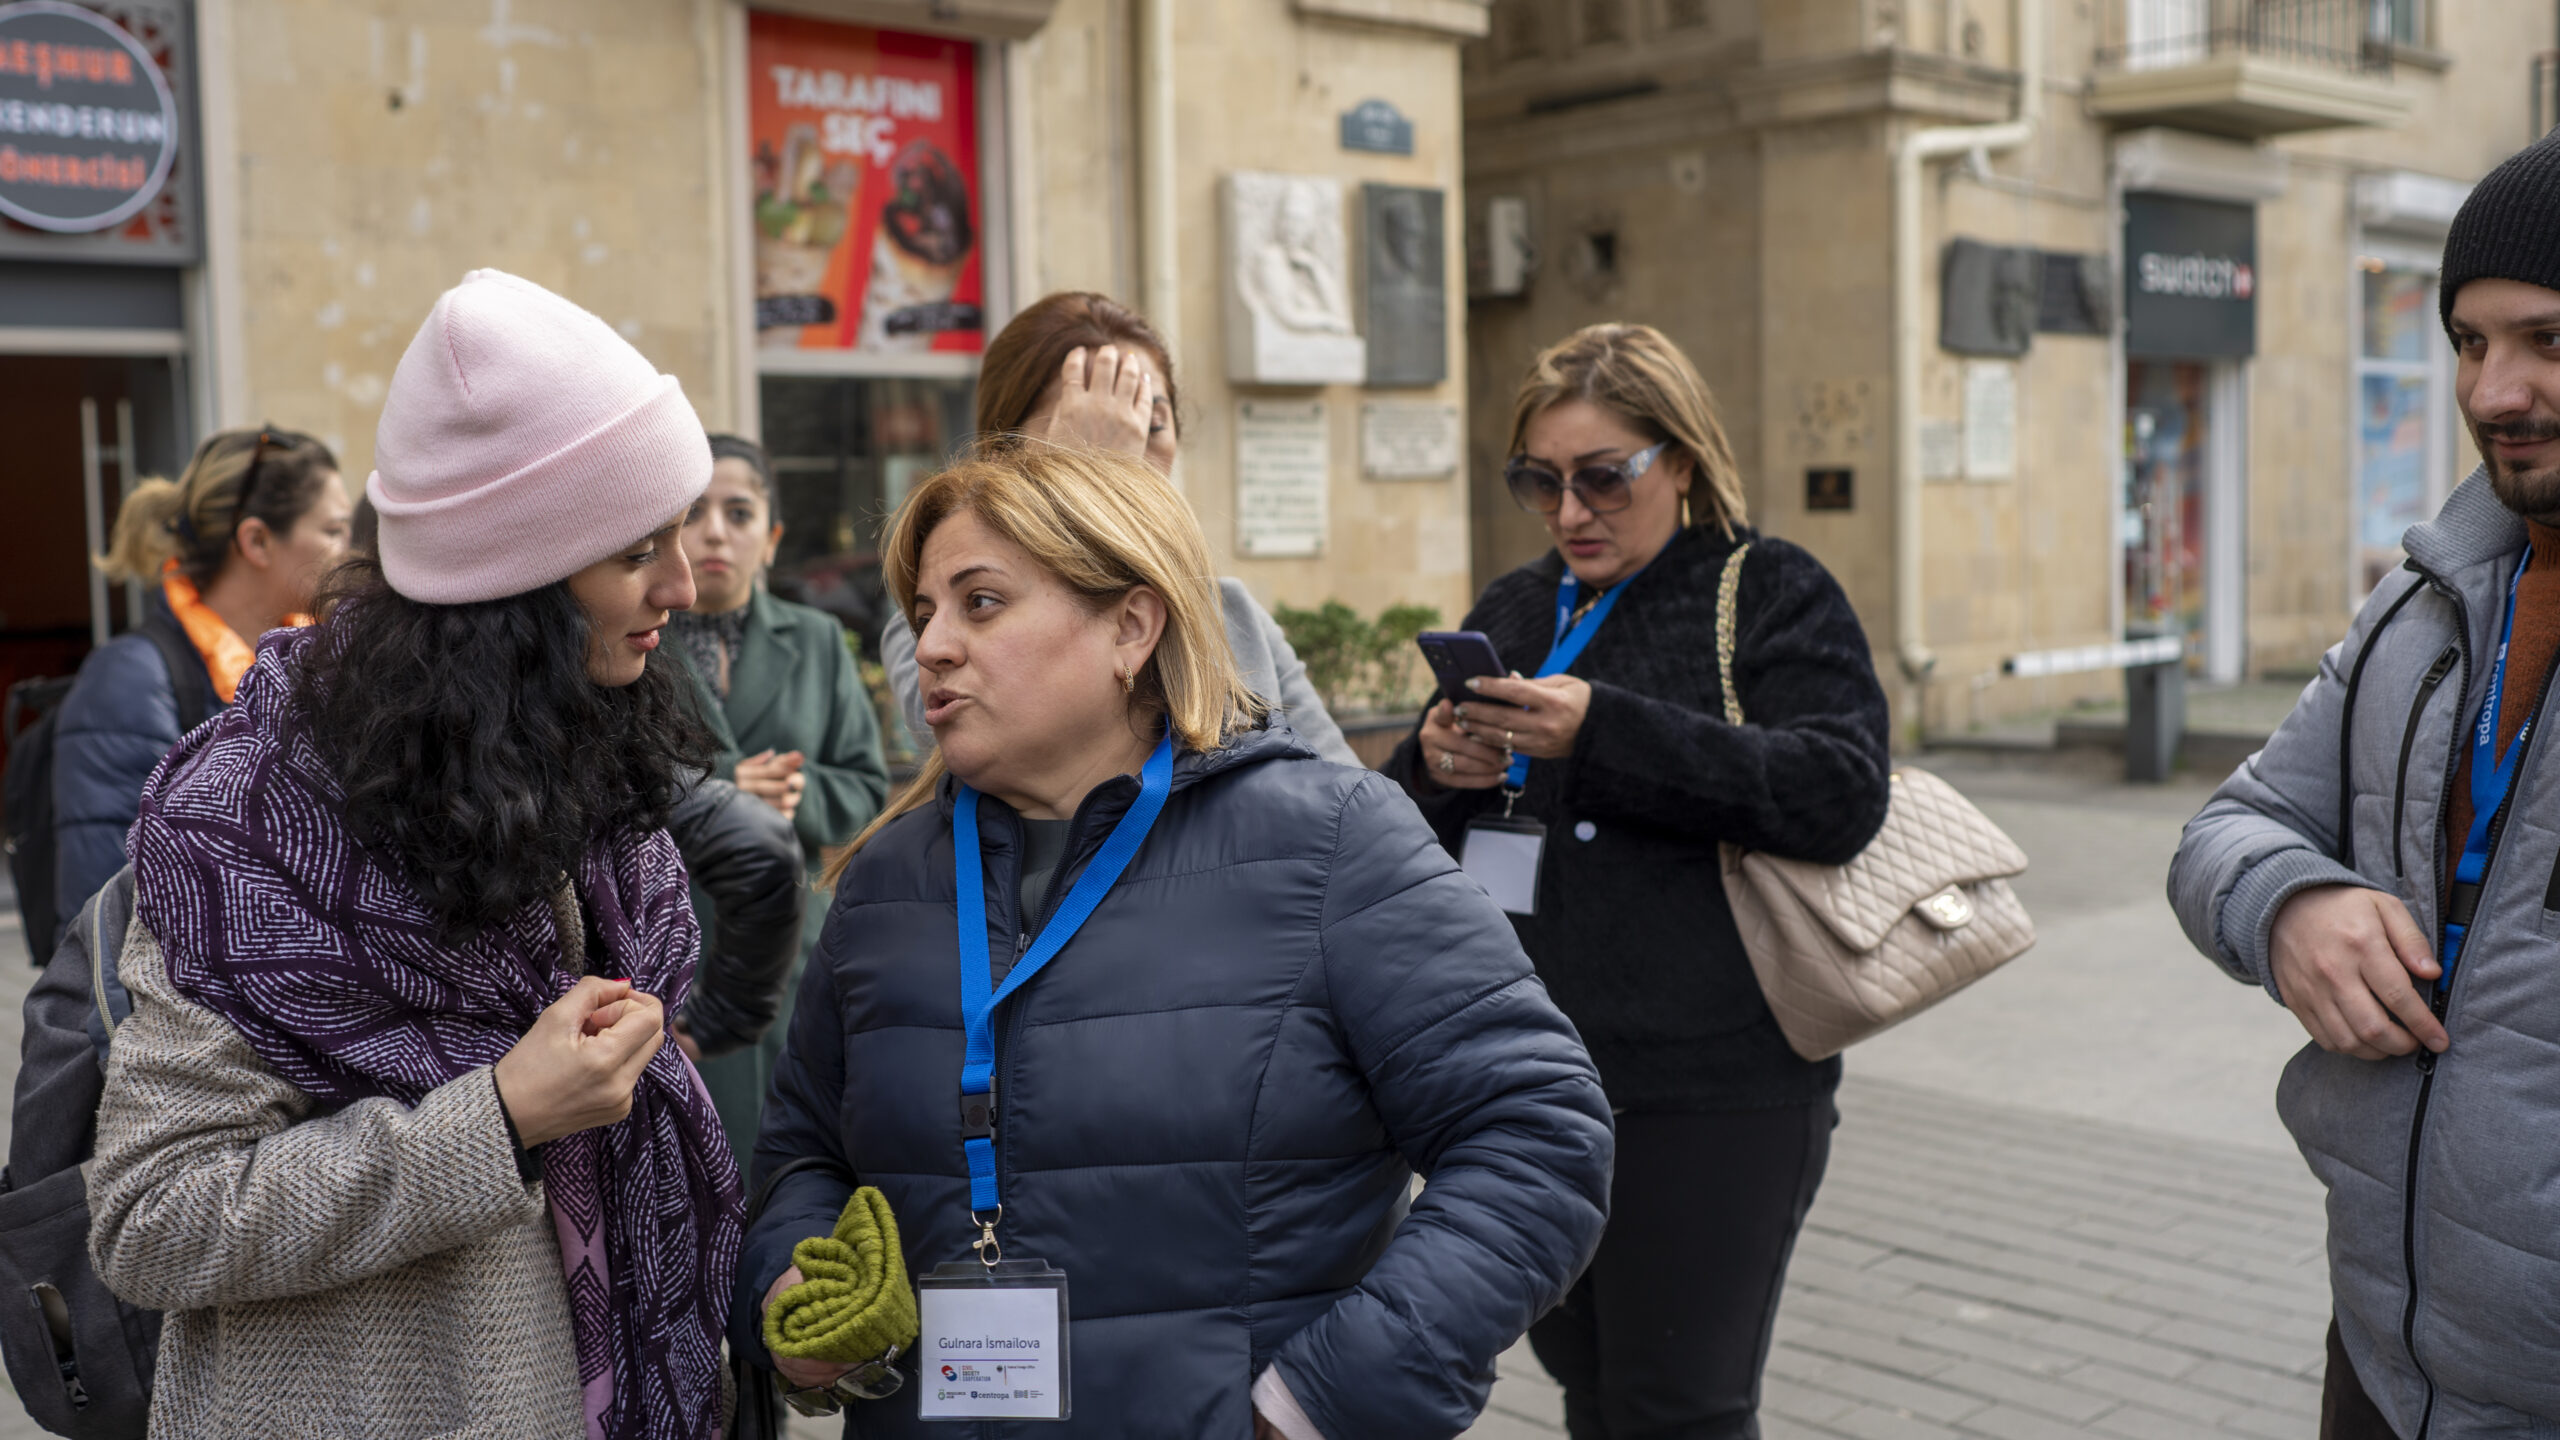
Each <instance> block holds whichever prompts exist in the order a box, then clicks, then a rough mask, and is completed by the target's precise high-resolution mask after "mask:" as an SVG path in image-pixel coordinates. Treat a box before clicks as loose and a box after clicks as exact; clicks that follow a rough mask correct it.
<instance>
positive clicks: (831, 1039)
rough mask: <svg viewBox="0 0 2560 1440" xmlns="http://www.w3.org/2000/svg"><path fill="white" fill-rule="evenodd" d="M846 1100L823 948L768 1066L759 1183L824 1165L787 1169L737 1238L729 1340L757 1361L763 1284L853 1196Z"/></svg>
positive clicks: (831, 978) (766, 1361)
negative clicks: (843, 1126) (801, 1163)
mask: <svg viewBox="0 0 2560 1440" xmlns="http://www.w3.org/2000/svg"><path fill="white" fill-rule="evenodd" d="M844 1104H845V1093H844V1015H843V1012H842V1011H841V1010H840V1009H839V1008H838V1007H837V1003H836V986H835V972H834V969H833V967H832V966H830V965H829V964H828V963H827V956H826V953H825V951H824V949H823V948H821V950H820V951H819V953H818V954H816V955H814V956H812V957H810V961H809V968H808V970H807V972H806V973H804V974H803V975H802V976H801V977H800V996H799V999H798V1000H797V1001H796V1002H795V1003H794V1004H793V1006H792V1011H791V1038H790V1041H789V1042H788V1043H787V1044H785V1045H784V1046H783V1047H782V1055H781V1057H780V1059H778V1060H777V1061H776V1062H775V1064H774V1072H773V1089H772V1090H771V1092H769V1093H768V1095H767V1096H766V1099H765V1107H764V1124H763V1128H762V1129H761V1131H759V1133H758V1134H757V1136H756V1151H755V1165H754V1171H755V1184H756V1186H758V1187H761V1186H762V1185H764V1184H765V1183H766V1177H767V1176H770V1175H772V1174H773V1173H774V1172H775V1171H777V1170H779V1169H781V1168H782V1167H783V1166H784V1165H787V1164H789V1163H790V1162H792V1161H793V1160H797V1159H800V1158H801V1157H803V1156H810V1157H815V1158H818V1159H820V1160H823V1161H825V1162H827V1163H826V1164H825V1165H824V1166H823V1167H822V1168H818V1169H809V1170H799V1171H794V1172H793V1173H792V1174H790V1175H787V1176H784V1177H783V1179H782V1182H781V1183H780V1184H778V1185H775V1186H774V1187H773V1193H772V1194H770V1195H768V1196H766V1197H765V1204H764V1210H763V1213H762V1214H760V1215H758V1216H757V1217H756V1220H755V1223H754V1224H753V1225H750V1226H749V1227H748V1228H747V1232H746V1234H745V1235H744V1236H743V1237H742V1238H741V1239H740V1240H739V1242H738V1288H737V1290H736V1292H735V1297H734V1299H733V1300H732V1301H731V1304H730V1310H729V1346H730V1349H731V1350H732V1351H733V1352H735V1353H737V1354H741V1355H744V1356H746V1357H748V1358H749V1359H751V1360H753V1361H754V1362H755V1363H757V1364H759V1365H766V1366H770V1365H771V1364H772V1363H773V1357H772V1356H771V1355H770V1354H768V1353H766V1351H765V1348H764V1292H765V1291H767V1290H769V1289H771V1288H773V1282H774V1281H775V1280H776V1279H778V1278H780V1276H781V1274H782V1272H783V1271H785V1270H788V1269H790V1268H791V1263H792V1262H791V1247H793V1246H794V1245H797V1244H799V1243H800V1242H801V1241H802V1240H805V1239H807V1238H809V1237H810V1236H812V1235H828V1234H833V1233H834V1231H835V1228H836V1217H838V1216H839V1215H841V1214H843V1213H844V1205H845V1202H846V1201H847V1200H850V1199H852V1198H853V1186H852V1184H850V1183H849V1177H852V1176H854V1175H856V1174H857V1173H858V1172H857V1171H855V1170H854V1168H853V1165H852V1162H851V1161H850V1159H849V1158H848V1157H847V1156H846V1155H845V1153H844V1137H843V1135H842V1133H841V1132H840V1131H838V1129H837V1128H836V1124H835V1122H836V1120H837V1119H838V1117H840V1116H842V1115H843V1113H844Z"/></svg>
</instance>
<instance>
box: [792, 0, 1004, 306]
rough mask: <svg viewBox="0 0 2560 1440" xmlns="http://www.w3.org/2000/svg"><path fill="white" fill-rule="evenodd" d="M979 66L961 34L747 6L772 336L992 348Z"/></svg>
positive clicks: (974, 47)
mask: <svg viewBox="0 0 2560 1440" xmlns="http://www.w3.org/2000/svg"><path fill="white" fill-rule="evenodd" d="M977 62H978V55H977V47H976V46H974V45H971V44H969V43H968V42H966V41H962V40H945V39H940V38H937V37H933V36H926V35H907V34H902V33H899V32H897V31H894V30H872V29H865V28H862V27H859V26H852V25H834V24H829V23H827V22H826V21H823V20H806V19H802V18H800V17H798V16H789V15H769V14H764V13H762V12H751V13H750V14H749V15H748V17H747V84H748V96H749V99H748V103H747V123H748V131H749V143H750V145H751V146H752V148H753V163H754V176H755V265H756V331H757V337H758V342H759V343H760V344H761V345H762V346H763V347H765V348H767V349H793V350H860V351H864V352H867V353H880V354H896V353H899V352H902V351H903V352H922V351H936V350H940V351H964V352H971V353H974V352H976V351H978V350H980V349H982V348H984V346H985V335H984V332H983V327H984V323H985V322H984V311H983V304H982V302H983V299H984V294H985V291H984V288H983V285H984V277H983V273H982V271H983V259H982V256H983V246H982V245H981V243H980V242H981V240H982V239H983V236H982V234H981V232H980V225H981V219H982V215H983V211H982V210H981V209H980V208H979V201H978V86H977Z"/></svg>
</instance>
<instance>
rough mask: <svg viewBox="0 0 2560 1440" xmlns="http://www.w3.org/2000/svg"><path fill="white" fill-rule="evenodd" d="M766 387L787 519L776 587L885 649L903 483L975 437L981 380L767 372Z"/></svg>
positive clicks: (771, 447) (768, 437) (767, 434)
mask: <svg viewBox="0 0 2560 1440" xmlns="http://www.w3.org/2000/svg"><path fill="white" fill-rule="evenodd" d="M761 389H762V396H761V398H762V401H763V407H764V443H765V449H766V450H767V452H769V453H770V454H771V455H772V457H773V469H774V485H775V488H776V489H778V490H779V491H780V492H781V496H780V498H781V510H782V520H783V532H782V548H781V551H780V553H778V554H777V555H776V556H775V557H774V565H773V579H772V584H773V588H774V592H775V593H776V594H778V595H781V596H782V597H784V598H785V599H789V600H797V601H799V602H800V603H802V604H804V605H814V606H816V607H817V608H818V609H821V610H824V611H826V612H827V613H829V614H831V615H833V616H835V617H836V618H837V619H839V620H841V621H843V622H844V623H845V626H846V628H848V629H850V630H852V631H853V632H855V633H856V634H858V635H860V636H861V637H862V644H863V650H864V652H865V653H866V654H870V655H873V656H877V655H878V653H879V643H880V626H881V623H882V622H883V621H885V620H887V619H888V615H889V611H888V606H887V604H886V602H885V601H884V600H883V598H882V594H883V592H882V588H881V583H880V536H881V532H882V530H883V529H884V528H885V527H886V525H887V524H888V519H889V516H890V514H891V512H893V511H895V510H896V509H897V508H898V502H899V501H901V500H904V499H905V498H906V494H907V491H908V490H909V489H911V488H913V487H914V485H915V483H916V482H917V481H918V480H920V479H923V478H924V477H925V476H927V475H930V474H932V473H933V472H934V471H936V470H938V469H940V468H941V467H942V465H943V463H944V462H945V461H947V460H948V459H949V458H950V457H951V455H952V453H953V452H954V451H955V450H956V449H958V448H959V446H960V445H961V443H962V442H963V441H965V440H966V439H967V438H968V436H969V433H970V432H969V426H970V407H971V406H972V405H973V404H975V402H976V392H977V386H976V383H975V382H974V381H971V380H946V379H929V378H926V379H919V378H908V377H903V376H901V377H887V376H818V375H767V376H765V377H764V381H763V385H762V387H761Z"/></svg>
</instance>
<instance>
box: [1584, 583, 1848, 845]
mask: <svg viewBox="0 0 2560 1440" xmlns="http://www.w3.org/2000/svg"><path fill="white" fill-rule="evenodd" d="M1742 575H1743V578H1742V586H1741V593H1740V595H1739V596H1738V597H1737V598H1738V602H1739V609H1740V612H1741V613H1740V616H1739V619H1738V626H1739V628H1738V631H1737V634H1736V637H1735V644H1734V676H1733V678H1734V688H1735V689H1736V690H1738V691H1739V692H1740V693H1741V699H1742V711H1743V723H1742V724H1740V725H1731V724H1727V723H1726V722H1725V719H1724V717H1723V715H1722V714H1721V713H1715V714H1709V713H1707V712H1705V711H1703V710H1695V709H1691V708H1689V707H1687V706H1684V705H1679V704H1675V703H1672V702H1670V701H1667V700H1661V699H1656V698H1654V697H1652V696H1649V695H1644V694H1639V693H1637V692H1636V691H1634V690H1631V689H1627V688H1624V687H1622V686H1619V685H1615V684H1611V683H1609V682H1607V681H1595V682H1593V684H1592V686H1591V708H1590V711H1589V713H1588V714H1586V715H1585V716H1584V717H1583V721H1582V730H1581V733H1580V734H1579V735H1577V736H1576V737H1575V739H1574V747H1573V757H1572V763H1571V764H1570V766H1569V767H1568V770H1567V779H1566V797H1567V803H1568V804H1570V805H1571V806H1572V807H1573V809H1574V810H1575V811H1576V812H1577V813H1580V814H1587V815H1594V816H1600V817H1604V818H1605V817H1611V816H1614V817H1617V818H1619V819H1621V820H1629V821H1634V822H1637V823H1639V824H1643V825H1647V826H1651V827H1653V828H1656V829H1660V830H1664V831H1668V832H1670V833H1673V834H1678V835H1683V836H1686V837H1688V838H1690V839H1693V840H1695V841H1698V842H1700V843H1717V842H1729V843H1732V844H1736V845H1742V846H1745V847H1747V848H1750V849H1753V850H1764V851H1767V852H1768V853H1770V854H1772V855H1778V856H1782V857H1785V858H1788V859H1794V860H1810V861H1813V862H1815V863H1817V864H1824V865H1838V864H1844V863H1846V862H1847V861H1849V860H1851V859H1853V858H1855V857H1856V856H1857V854H1858V852H1859V851H1860V850H1863V849H1865V848H1866V845H1867V842H1868V841H1870V840H1872V839H1874V838H1875V834H1876V831H1877V830H1878V829H1880V828H1882V827H1883V825H1884V812H1885V805H1886V802H1887V800H1888V798H1889V796H1890V793H1891V783H1892V780H1891V777H1892V769H1893V757H1892V746H1891V736H1890V728H1891V723H1892V722H1891V719H1890V718H1889V711H1888V710H1887V708H1886V705H1885V698H1884V687H1883V686H1882V685H1880V684H1879V683H1877V680H1876V671H1875V659H1874V656H1873V654H1872V652H1871V651H1870V650H1869V649H1868V647H1867V637H1866V632H1865V631H1864V630H1863V629H1861V628H1860V626H1859V624H1858V617H1857V612H1855V611H1854V610H1852V609H1850V607H1849V597H1848V596H1847V595H1845V594H1843V593H1842V592H1841V589H1840V584H1839V582H1838V581H1836V580H1834V579H1832V578H1831V573H1830V572H1829V571H1827V570H1825V569H1823V568H1822V565H1821V562H1819V561H1817V560H1815V559H1814V558H1813V556H1811V555H1810V554H1808V553H1806V552H1805V551H1804V550H1802V549H1800V548H1798V547H1796V546H1794V545H1790V544H1787V543H1786V542H1785V541H1771V540H1763V541H1760V542H1758V543H1756V544H1755V545H1754V546H1753V547H1752V550H1751V553H1750V555H1749V556H1748V557H1747V558H1746V559H1745V560H1744V562H1743V572H1742ZM1694 663H1697V664H1702V665H1706V666H1710V667H1711V666H1713V665H1714V664H1715V654H1714V651H1713V650H1712V649H1711V648H1710V649H1707V650H1705V651H1704V652H1703V653H1702V654H1700V655H1698V656H1697V657H1695V660H1694Z"/></svg>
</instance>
